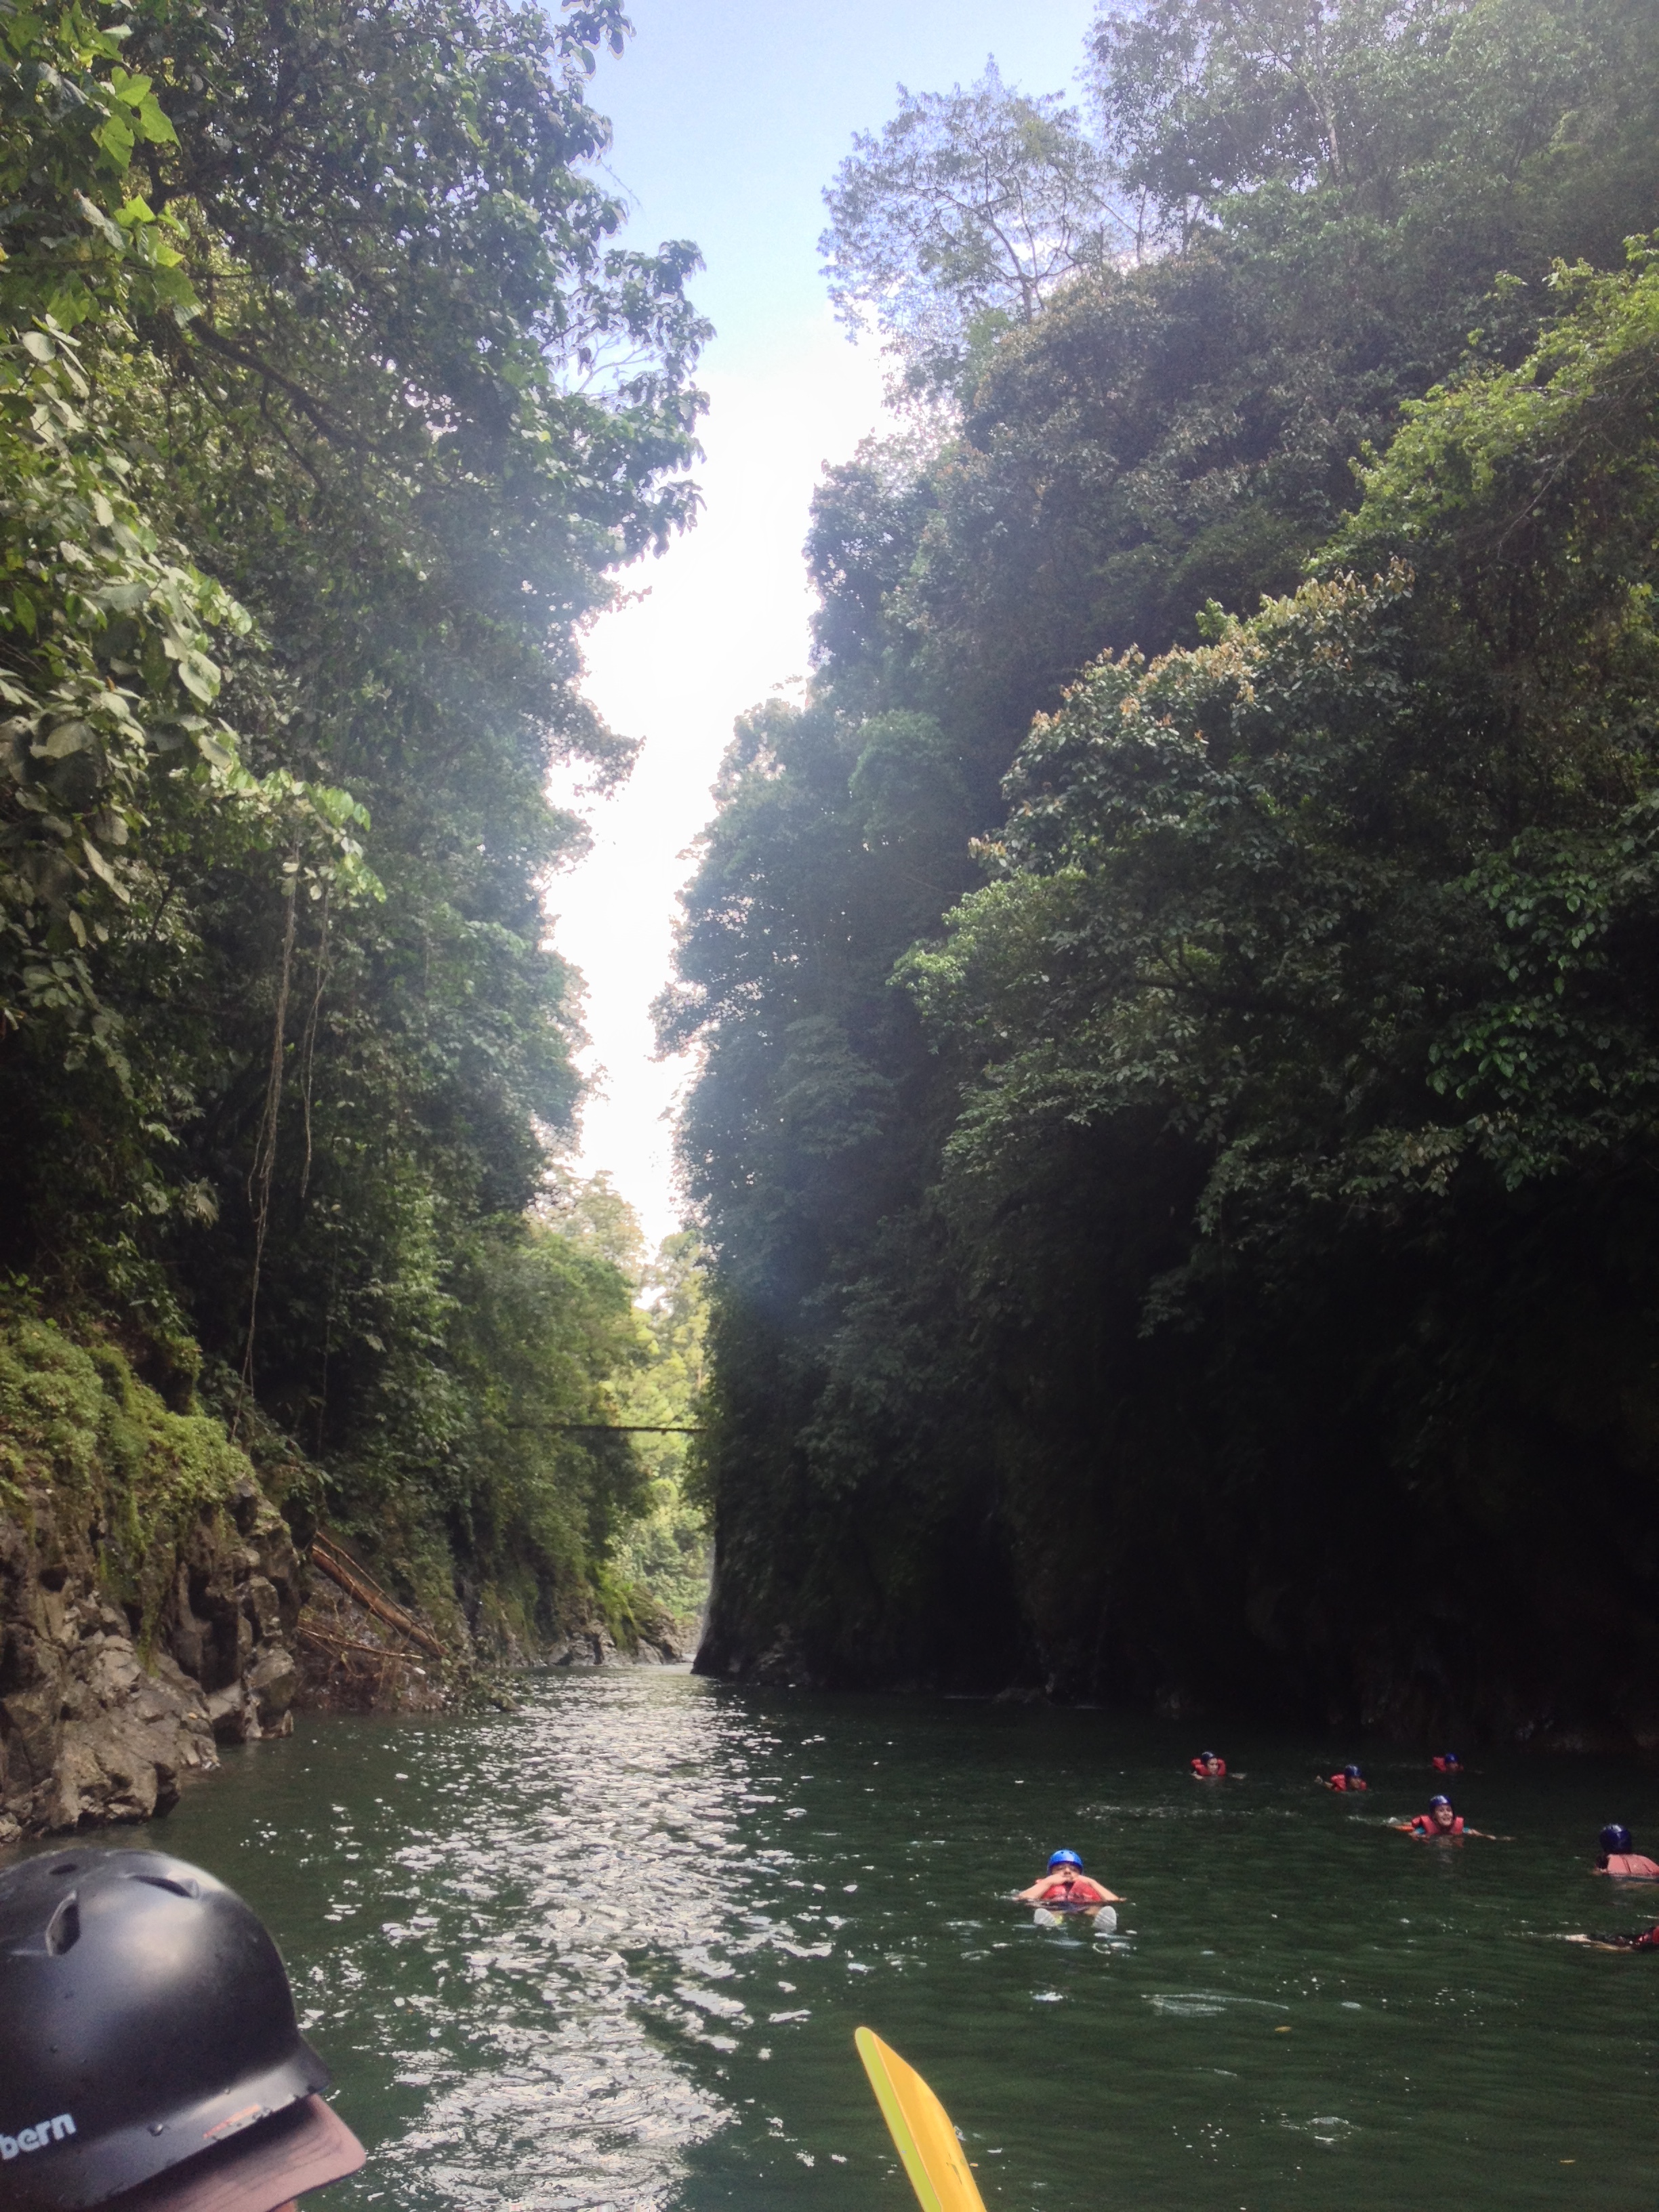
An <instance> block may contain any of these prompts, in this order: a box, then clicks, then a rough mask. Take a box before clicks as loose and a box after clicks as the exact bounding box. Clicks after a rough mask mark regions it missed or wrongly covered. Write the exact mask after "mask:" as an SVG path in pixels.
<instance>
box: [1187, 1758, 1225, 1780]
mask: <svg viewBox="0 0 1659 2212" xmlns="http://www.w3.org/2000/svg"><path fill="white" fill-rule="evenodd" d="M1193 1772H1194V1774H1195V1775H1196V1776H1197V1777H1198V1778H1199V1780H1200V1782H1225V1780H1226V1778H1227V1762H1226V1760H1225V1759H1223V1758H1222V1757H1221V1755H1220V1753H1218V1752H1214V1751H1200V1753H1199V1754H1198V1757H1197V1758H1196V1759H1194V1761H1193Z"/></svg>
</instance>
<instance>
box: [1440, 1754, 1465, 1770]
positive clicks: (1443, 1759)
mask: <svg viewBox="0 0 1659 2212" xmlns="http://www.w3.org/2000/svg"><path fill="white" fill-rule="evenodd" d="M1440 1764H1441V1765H1443V1766H1461V1765H1462V1764H1463V1762H1462V1759H1460V1758H1459V1757H1458V1756H1457V1753H1455V1751H1443V1752H1442V1753H1441V1754H1440Z"/></svg>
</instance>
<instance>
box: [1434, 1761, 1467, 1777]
mask: <svg viewBox="0 0 1659 2212" xmlns="http://www.w3.org/2000/svg"><path fill="white" fill-rule="evenodd" d="M1434 1771H1435V1772H1436V1773H1437V1774H1461V1773H1462V1771H1463V1767H1462V1761H1461V1760H1459V1759H1436V1760H1435V1762H1434Z"/></svg>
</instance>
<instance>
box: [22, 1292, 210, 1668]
mask: <svg viewBox="0 0 1659 2212" xmlns="http://www.w3.org/2000/svg"><path fill="white" fill-rule="evenodd" d="M250 1472H251V1470H250V1468H249V1466H248V1462H247V1461H246V1458H245V1457H244V1456H243V1455H242V1454H241V1453H240V1451H238V1450H237V1449H235V1447H234V1445H233V1444H232V1443H231V1442H230V1441H229V1439H228V1437H227V1436H226V1434H225V1431H224V1428H223V1426H222V1424H221V1423H219V1422H217V1421H216V1420H213V1419H210V1417H209V1416H208V1415H206V1414H204V1413H175V1412H173V1411H171V1410H170V1409H169V1408H168V1407H167V1406H166V1405H165V1404H164V1403H163V1401H162V1400H161V1398H160V1397H159V1396H158V1395H157V1394H156V1393H155V1391H154V1390H153V1389H150V1388H149V1385H148V1384H146V1383H141V1382H140V1381H139V1380H138V1379H137V1376H135V1375H134V1373H133V1371H132V1368H131V1364H129V1362H128V1360H127V1358H126V1357H125V1354H124V1353H123V1352H121V1351H120V1350H119V1349H118V1347H117V1346H115V1345H113V1344H112V1343H109V1342H107V1341H100V1340H97V1339H96V1338H94V1339H93V1340H90V1341H77V1340H76V1338H75V1337H74V1336H73V1335H71V1334H68V1333H66V1332H65V1331H64V1330H63V1329H61V1328H58V1327H57V1326H56V1325H55V1324H54V1323H52V1322H50V1321H47V1320H46V1319H44V1318H42V1317H40V1316H36V1315H31V1314H28V1313H27V1312H17V1311H14V1312H12V1313H9V1314H8V1315H6V1316H4V1318H3V1320H0V1510H5V1511H7V1512H8V1513H9V1514H10V1515H11V1516H13V1517H14V1518H15V1517H16V1516H20V1515H21V1516H32V1515H33V1513H34V1511H35V1510H37V1509H38V1508H40V1506H42V1505H46V1506H47V1507H48V1509H49V1510H50V1509H51V1508H52V1506H53V1505H56V1506H58V1507H68V1508H70V1510H71V1511H72V1514H73V1516H74V1518H75V1519H76V1520H78V1521H79V1522H82V1524H83V1525H86V1524H89V1525H91V1526H93V1527H94V1528H96V1529H98V1530H99V1531H100V1550H99V1555H98V1559H97V1567H98V1571H99V1573H100V1577H101V1578H102V1581H103V1583H104V1587H105V1589H106V1591H107V1592H108V1594H109V1595H110V1597H111V1598H112V1600H113V1601H115V1602H116V1603H118V1604H122V1605H125V1606H126V1607H128V1608H129V1610H130V1612H131V1613H132V1614H133V1615H135V1616H136V1621H137V1626H139V1627H140V1629H141V1630H143V1631H145V1632H147V1631H148V1630H149V1628H151V1627H153V1626H154V1624H155V1617H156V1614H157V1613H158V1612H159V1610H160V1607H161V1603H162V1601H163V1600H164V1599H165V1597H166V1596H167V1592H168V1590H169V1589H170V1588H171V1587H172V1582H173V1569H174V1561H175V1557H176V1547H177V1546H178V1544H179V1541H180V1540H181V1539H182V1538H183V1537H184V1536H185V1534H187V1532H188V1531H189V1529H190V1528H191V1526H192V1525H193V1524H194V1522H196V1521H197V1519H198V1517H199V1516H201V1515H202V1514H204V1513H207V1512H211V1511H212V1510H215V1509H216V1507H218V1506H221V1505H222V1504H225V1502H226V1501H227V1500H228V1498H229V1497H230V1495H231V1493H232V1492H233V1491H234V1489H235V1487H236V1486H237V1485H238V1483H239V1482H242V1481H245V1480H247V1479H248V1476H249V1474H250ZM64 1538H65V1532H64V1530H62V1529H61V1528H60V1530H59V1532H58V1542H59V1543H60V1544H61V1543H62V1542H63V1541H64Z"/></svg>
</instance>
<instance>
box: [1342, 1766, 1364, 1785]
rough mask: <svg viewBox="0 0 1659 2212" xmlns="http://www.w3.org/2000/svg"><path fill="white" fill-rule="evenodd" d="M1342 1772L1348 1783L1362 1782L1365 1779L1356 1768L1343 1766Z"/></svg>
mask: <svg viewBox="0 0 1659 2212" xmlns="http://www.w3.org/2000/svg"><path fill="white" fill-rule="evenodd" d="M1342 1771H1343V1773H1344V1775H1345V1776H1346V1778H1347V1779H1348V1780H1349V1781H1350V1782H1363V1781H1364V1779H1365V1778H1364V1775H1363V1774H1362V1773H1361V1772H1360V1771H1359V1769H1358V1767H1357V1766H1345V1767H1344V1768H1343V1770H1342Z"/></svg>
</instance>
